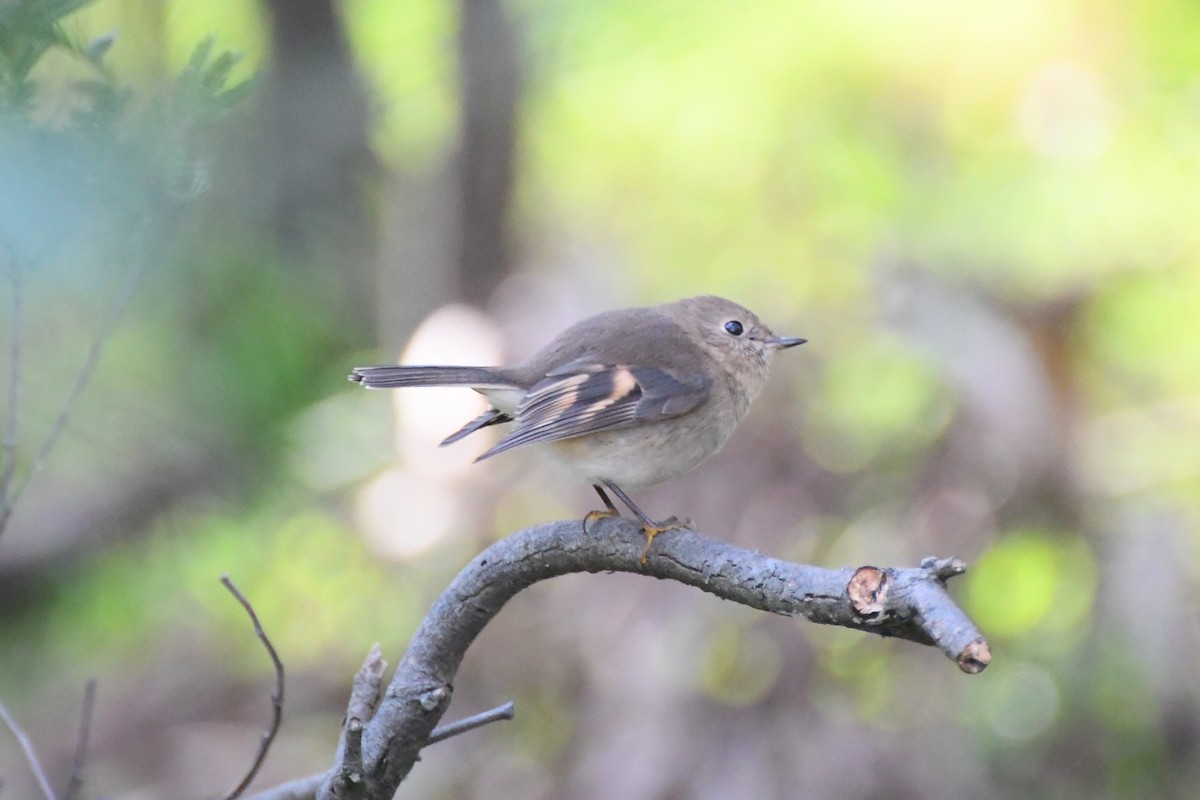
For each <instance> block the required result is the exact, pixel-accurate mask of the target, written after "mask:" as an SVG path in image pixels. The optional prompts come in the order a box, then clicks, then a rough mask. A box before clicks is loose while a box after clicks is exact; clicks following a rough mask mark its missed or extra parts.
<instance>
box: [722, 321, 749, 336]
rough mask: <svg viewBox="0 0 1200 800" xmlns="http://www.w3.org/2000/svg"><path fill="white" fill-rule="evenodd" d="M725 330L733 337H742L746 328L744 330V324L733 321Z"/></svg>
mask: <svg viewBox="0 0 1200 800" xmlns="http://www.w3.org/2000/svg"><path fill="white" fill-rule="evenodd" d="M725 330H726V332H727V333H729V334H731V335H733V336H741V335H742V332H743V331H744V330H745V328H743V327H742V323H740V322H738V321H737V320H736V319H731V320H729V322H726V323H725Z"/></svg>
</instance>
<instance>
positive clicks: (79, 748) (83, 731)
mask: <svg viewBox="0 0 1200 800" xmlns="http://www.w3.org/2000/svg"><path fill="white" fill-rule="evenodd" d="M95 709H96V681H95V680H91V679H89V680H88V682H87V686H85V687H84V690H83V711H82V712H81V713H80V716H79V738H78V740H77V741H76V742H75V757H74V758H72V759H71V776H70V778H68V780H67V790H66V791H65V792H63V800H74V799H75V796H76V795H77V794H79V790H80V789H81V788H82V787H83V764H84V761H85V760H86V759H87V744H88V737H89V736H90V735H91V731H92V713H93V712H94V711H95Z"/></svg>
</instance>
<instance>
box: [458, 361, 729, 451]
mask: <svg viewBox="0 0 1200 800" xmlns="http://www.w3.org/2000/svg"><path fill="white" fill-rule="evenodd" d="M711 388H712V380H711V379H709V378H706V377H704V376H703V375H694V374H688V373H684V372H680V371H678V370H673V369H661V368H657V367H638V366H627V365H621V364H601V363H597V362H595V361H593V360H590V359H578V360H575V361H572V362H570V363H567V364H564V365H563V366H561V367H557V368H555V369H553V370H551V371H550V372H549V373H548V374H547V375H546V377H545V378H543V379H542V380H540V381H539V382H538V383H536V384H534V386H533V387H532V388H531V389H530V390H529V392H528V393H527V394H526V395H525V397H524V398H523V399H522V400H521V404H520V406H518V408H517V412H516V417H515V420H516V424H515V425H514V426H513V428H512V430H511V431H509V433H508V435H507V436H505V437H504V438H503V439H501V440H500V441H499V442H498V443H497V444H496V446H495V447H493V448H492V449H491V450H488V451H487V452H486V453H484V454H483V455H481V456H480V457H479V459H478V460H483V459H485V458H489V457H490V456H494V455H496V454H497V453H503V452H504V451H505V450H511V449H512V448H514V447H520V446H521V445H526V444H533V443H535V442H552V441H557V440H559V439H571V438H573V437H576V436H582V435H583V434H585V433H594V432H596V431H602V430H609V429H612V428H626V427H629V426H631V425H639V424H645V423H650V422H657V421H658V420H662V419H667V418H670V417H677V416H679V415H680V414H686V413H687V412H689V411H691V410H692V409H694V408H695V407H696V406H698V405H700V404H701V403H703V402H704V401H705V399H707V398H708V395H709V391H710V390H711Z"/></svg>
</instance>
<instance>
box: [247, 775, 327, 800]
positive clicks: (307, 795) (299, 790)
mask: <svg viewBox="0 0 1200 800" xmlns="http://www.w3.org/2000/svg"><path fill="white" fill-rule="evenodd" d="M327 775H328V773H325V772H321V773H318V774H316V775H309V776H308V777H307V778H298V779H296V780H294V781H288V782H287V783H281V784H279V785H278V786H272V787H271V788H270V789H264V790H263V791H261V792H258V793H257V794H253V795H250V796H249V797H247V798H246V800H313V798H314V797H316V796H317V790H318V789H320V788H321V784H322V783H324V782H325V778H326V776H327Z"/></svg>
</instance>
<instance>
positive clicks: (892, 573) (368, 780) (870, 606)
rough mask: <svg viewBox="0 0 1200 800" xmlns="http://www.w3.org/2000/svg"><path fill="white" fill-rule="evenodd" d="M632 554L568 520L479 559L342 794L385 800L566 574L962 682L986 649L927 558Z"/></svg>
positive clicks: (367, 731) (675, 543)
mask: <svg viewBox="0 0 1200 800" xmlns="http://www.w3.org/2000/svg"><path fill="white" fill-rule="evenodd" d="M644 545H645V537H644V536H643V535H642V532H641V528H640V527H639V526H638V525H637V523H635V522H632V521H631V520H626V519H616V518H602V519H601V520H599V521H598V522H596V523H595V524H593V525H591V526H589V529H588V532H587V533H586V534H584V533H583V531H582V530H581V527H580V522H579V520H570V521H566V522H555V523H551V524H547V525H541V526H538V527H534V528H529V529H527V530H524V531H521V532H520V533H517V534H514V535H512V536H510V537H508V538H507V539H504V540H502V541H499V542H497V543H496V544H494V545H492V546H491V547H489V548H488V549H487V550H485V551H484V552H482V553H480V554H479V555H478V556H477V557H476V558H475V560H474V561H472V562H471V563H470V564H468V565H467V566H466V567H465V568H464V569H463V570H462V572H460V573H459V575H458V577H456V578H455V579H454V581H453V582H452V583H451V584H450V586H449V587H448V588H447V589H446V591H445V592H443V593H442V596H441V597H440V598H439V599H438V600H437V602H436V603H434V606H433V608H432V609H430V611H429V614H428V615H427V616H426V617H425V619H424V621H423V622H422V623H421V627H420V628H419V629H418V630H417V632H416V634H415V635H414V636H413V638H412V641H411V642H410V644H409V647H408V652H407V653H405V655H404V657H403V659H402V660H401V661H400V664H399V666H398V667H397V669H396V673H395V675H394V676H393V678H392V681H391V684H390V685H389V687H388V689H387V691H385V692H383V694H382V696H381V697H380V699H379V704H378V706H377V707H376V708H375V710H374V713H373V715H372V716H371V718H370V719H369V720H360V721H361V722H362V723H363V727H362V730H361V736H362V738H361V745H360V746H359V743H358V742H357V741H356V742H355V744H356V746H355V747H354V748H350V757H351V758H352V759H353V761H354V763H353V764H352V765H351V766H352V767H353V768H355V774H356V776H357V775H361V783H356V785H355V786H354V794H355V795H356V796H358V797H363V798H371V799H373V800H390V798H392V796H393V795H394V794H395V791H396V788H397V787H398V786H399V785H400V782H401V781H403V780H404V778H405V776H407V775H408V773H409V771H410V770H411V769H412V767H413V765H414V764H415V763H416V761H417V758H418V756H419V755H420V752H421V750H422V748H424V747H425V746H427V745H428V744H430V742H431V741H432V739H433V734H434V729H435V727H436V725H437V723H438V721H439V720H440V719H441V717H442V714H443V713H445V711H446V708H447V707H448V706H449V704H450V696H451V691H452V688H451V687H452V683H453V680H454V675H455V673H456V672H457V670H458V667H459V664H460V663H461V661H462V658H463V655H464V653H466V650H467V648H468V647H469V646H470V644H471V642H472V641H474V639H475V637H476V636H477V635H478V634H479V632H480V631H481V630H483V627H484V626H485V625H487V623H488V622H490V621H491V620H492V618H493V617H495V616H496V614H497V613H498V612H499V611H500V609H501V608H502V607H503V606H504V604H505V603H506V602H508V600H509V599H511V598H512V597H513V596H514V595H516V594H517V593H518V592H520V591H521V590H522V589H524V588H526V587H527V586H529V585H531V584H533V583H536V582H537V581H541V580H545V579H546V578H552V577H555V576H557V575H564V574H567V573H571V572H633V573H642V574H645V575H648V576H653V577H656V578H661V579H669V580H676V581H679V582H681V583H686V584H688V585H691V586H695V587H697V588H699V589H702V590H704V591H706V592H710V593H711V594H715V595H717V596H718V597H722V598H725V599H727V600H732V601H734V602H737V603H741V604H743V605H747V606H751V607H753V608H757V609H761V610H763V611H769V612H771V613H774V614H782V615H785V616H798V617H805V618H806V619H809V620H811V621H813V622H819V623H822V624H827V625H840V626H843V627H847V628H855V629H857V630H862V631H868V632H871V633H877V634H879V635H881V636H893V637H897V638H902V639H908V640H910V641H913V642H918V643H920V644H929V645H933V646H935V647H937V648H939V649H940V650H941V651H942V652H943V653H945V654H946V655H947V656H949V657H950V658H951V659H952V660H953V661H954V662H955V663H956V664H957V665H958V667H959V668H960V669H961V670H962V671H964V672H967V673H971V674H973V673H977V672H979V671H981V670H983V669H984V668H985V667H986V666H987V665H988V662H989V661H990V660H991V653H990V651H989V649H988V644H987V642H986V640H985V639H984V638H983V636H982V635H981V634H980V633H979V630H978V629H977V628H976V627H975V625H974V623H972V622H971V620H970V619H968V618H967V615H966V614H965V613H964V612H963V611H962V609H960V608H959V607H958V606H957V605H956V604H955V603H954V601H953V600H952V599H951V598H950V596H949V595H948V594H947V593H946V587H945V582H946V580H947V579H948V578H950V577H952V576H954V575H957V574H959V573H961V572H962V571H963V570H964V569H965V566H964V565H963V564H962V562H960V561H958V560H957V559H945V560H939V559H933V558H929V559H925V561H924V562H922V564H921V566H920V567H914V568H907V569H898V568H892V567H886V568H882V567H859V568H857V569H854V568H845V569H837V570H830V569H821V568H818V567H812V566H807V565H804V564H795V563H791V562H787V561H780V560H778V559H774V558H769V557H767V556H764V555H762V554H760V553H756V552H752V551H750V550H745V549H742V548H740V547H735V546H733V545H731V544H728V543H727V542H722V541H719V540H716V539H710V538H708V537H706V536H703V535H701V534H699V533H695V532H693V531H688V530H680V531H672V532H671V533H670V534H667V535H664V536H660V537H658V538H656V539H655V540H654V546H653V547H652V548H651V549H650V553H649V558H648V559H647V560H646V561H645V562H643V561H642V550H643V547H644ZM357 736H358V731H355V738H356V739H357ZM343 738H344V737H343ZM346 757H347V748H346V747H344V746H342V747H339V750H338V753H337V755H336V756H335V764H334V766H333V768H332V769H330V770H329V771H328V772H326V773H325V778H324V780H323V781H320V782H319V781H318V779H317V778H316V777H315V776H314V777H313V778H308V779H305V780H304V781H303V782H296V783H293V784H289V785H287V786H284V787H278V788H277V790H267V791H265V792H262V793H260V794H258V795H255V800H279V799H281V798H284V797H286V798H308V797H312V796H314V795H313V794H310V792H313V793H315V796H316V797H318V798H321V800H330V799H331V798H342V797H345V794H346V793H345V791H344V790H345V788H346V785H345V783H344V782H340V781H339V779H338V776H339V775H342V774H343V771H344V769H345V767H346V766H347V765H346V764H345V763H344V761H345V759H346ZM360 759H361V761H360ZM360 764H361V766H360ZM359 769H361V773H359V772H358V770H359ZM318 783H319V788H318Z"/></svg>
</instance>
